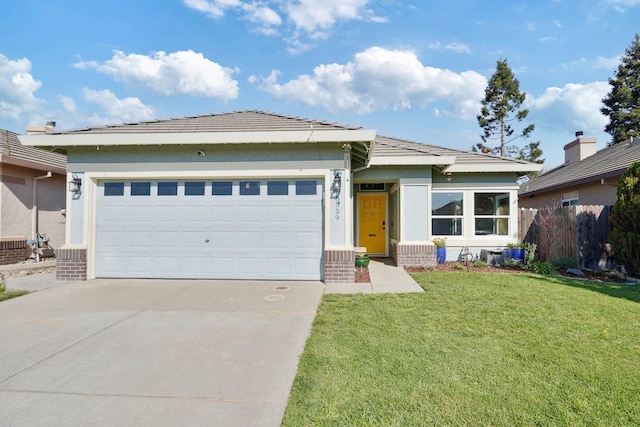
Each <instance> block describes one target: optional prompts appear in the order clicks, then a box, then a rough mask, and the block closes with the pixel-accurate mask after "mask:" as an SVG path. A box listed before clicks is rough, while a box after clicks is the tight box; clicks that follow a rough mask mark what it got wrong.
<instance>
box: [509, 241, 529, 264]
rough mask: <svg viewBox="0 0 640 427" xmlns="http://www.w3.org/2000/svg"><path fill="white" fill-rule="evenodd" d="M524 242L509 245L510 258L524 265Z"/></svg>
mask: <svg viewBox="0 0 640 427" xmlns="http://www.w3.org/2000/svg"><path fill="white" fill-rule="evenodd" d="M524 247H525V244H524V242H518V243H509V244H508V245H507V248H508V252H509V254H508V258H511V259H513V260H516V261H519V262H521V263H523V264H524Z"/></svg>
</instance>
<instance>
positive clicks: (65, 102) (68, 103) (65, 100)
mask: <svg viewBox="0 0 640 427" xmlns="http://www.w3.org/2000/svg"><path fill="white" fill-rule="evenodd" d="M58 99H59V100H60V103H61V104H62V108H63V109H64V111H66V112H67V113H75V112H76V111H78V107H77V106H76V102H75V101H74V100H73V98H69V97H68V96H63V95H60V96H58Z"/></svg>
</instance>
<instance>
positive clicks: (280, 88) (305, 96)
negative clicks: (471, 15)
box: [249, 47, 487, 119]
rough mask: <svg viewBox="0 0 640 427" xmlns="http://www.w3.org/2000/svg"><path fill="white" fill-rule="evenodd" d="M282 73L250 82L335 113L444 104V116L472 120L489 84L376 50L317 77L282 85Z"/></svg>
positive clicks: (470, 74) (322, 69)
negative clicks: (280, 80)
mask: <svg viewBox="0 0 640 427" xmlns="http://www.w3.org/2000/svg"><path fill="white" fill-rule="evenodd" d="M278 77H280V72H279V71H272V72H271V74H270V75H269V76H268V77H265V78H261V77H256V76H251V77H250V78H249V81H250V82H252V83H256V84H258V85H259V87H260V88H261V89H262V90H265V91H267V92H268V93H270V94H272V95H273V96H275V97H276V98H279V99H285V100H288V101H292V102H302V103H304V104H307V105H310V106H322V107H324V108H326V109H328V110H331V111H357V112H359V113H369V112H372V111H379V110H384V109H388V108H393V109H396V110H398V109H410V108H412V107H413V106H414V105H417V106H426V105H429V104H434V103H437V104H443V106H442V107H441V108H438V112H439V113H440V114H446V115H450V116H455V117H460V118H465V119H471V118H474V117H475V114H476V113H477V112H478V111H479V109H480V100H481V99H482V96H483V94H484V89H485V87H486V85H487V80H486V78H485V77H484V76H482V75H480V74H478V73H476V72H474V71H465V72H463V73H455V72H453V71H450V70H446V69H440V68H434V67H429V66H425V65H423V64H422V63H421V62H420V60H419V59H418V57H417V56H416V54H415V53H414V52H412V51H408V50H388V49H384V48H381V47H372V48H369V49H367V50H365V51H363V52H360V53H358V54H356V55H355V58H354V60H353V61H351V62H348V63H346V64H322V65H318V66H317V67H315V68H314V70H313V74H312V75H301V76H298V77H297V78H296V79H294V80H291V81H289V82H287V83H283V84H280V83H278Z"/></svg>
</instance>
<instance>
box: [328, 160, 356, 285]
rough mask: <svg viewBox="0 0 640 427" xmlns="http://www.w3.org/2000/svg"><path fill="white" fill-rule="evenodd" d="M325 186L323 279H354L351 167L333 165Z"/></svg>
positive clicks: (352, 280) (353, 280)
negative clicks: (326, 230)
mask: <svg viewBox="0 0 640 427" xmlns="http://www.w3.org/2000/svg"><path fill="white" fill-rule="evenodd" d="M325 188H326V189H327V190H326V194H327V196H328V197H327V198H328V200H329V203H327V205H328V212H327V211H326V210H325V212H326V213H327V214H326V221H325V224H326V226H327V228H328V232H327V233H326V234H325V235H326V244H325V250H324V282H325V283H353V282H355V277H356V276H355V274H356V269H355V251H354V249H353V236H352V233H351V224H352V223H353V189H352V188H351V177H350V171H349V170H347V169H332V170H331V171H330V175H329V176H328V177H326V180H325Z"/></svg>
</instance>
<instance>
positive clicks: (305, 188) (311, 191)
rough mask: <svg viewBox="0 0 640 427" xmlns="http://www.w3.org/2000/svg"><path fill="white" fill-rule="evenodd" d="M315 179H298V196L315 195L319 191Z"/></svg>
mask: <svg viewBox="0 0 640 427" xmlns="http://www.w3.org/2000/svg"><path fill="white" fill-rule="evenodd" d="M316 187H317V184H316V182H315V181H296V196H313V195H315V194H316V193H317V191H318V190H317V188H316Z"/></svg>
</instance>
